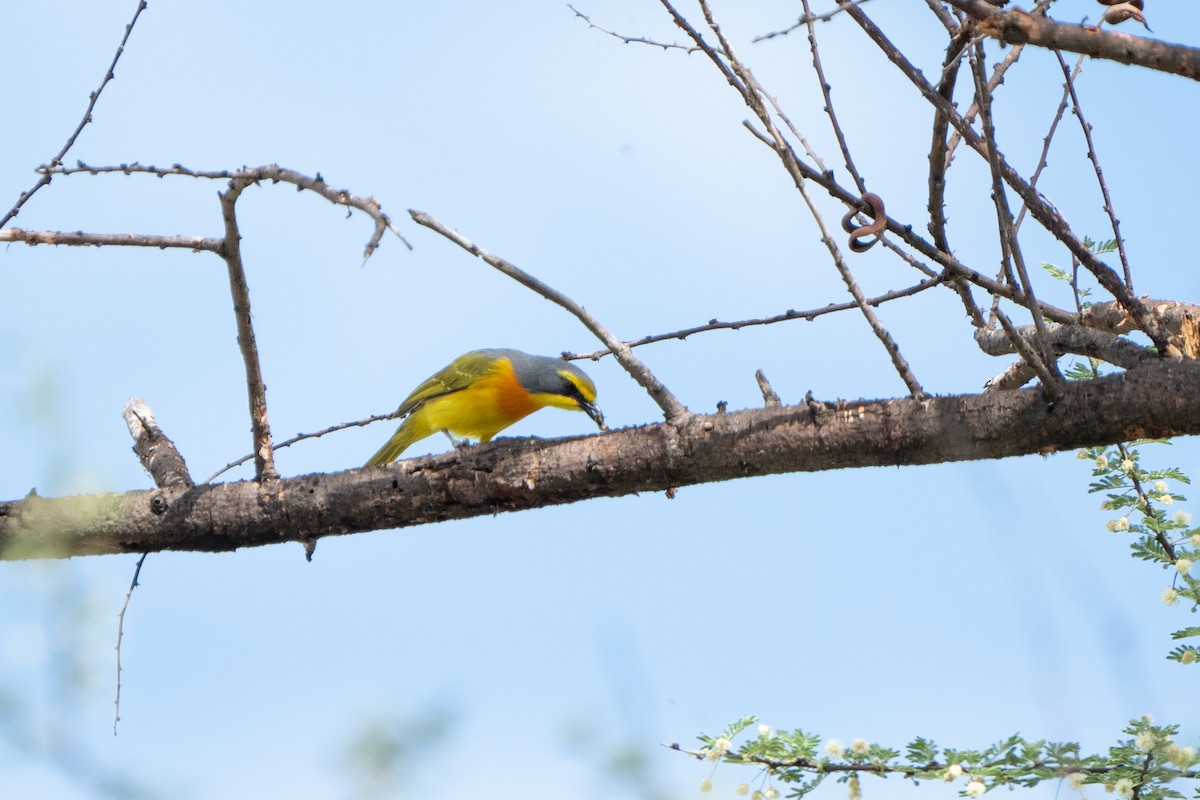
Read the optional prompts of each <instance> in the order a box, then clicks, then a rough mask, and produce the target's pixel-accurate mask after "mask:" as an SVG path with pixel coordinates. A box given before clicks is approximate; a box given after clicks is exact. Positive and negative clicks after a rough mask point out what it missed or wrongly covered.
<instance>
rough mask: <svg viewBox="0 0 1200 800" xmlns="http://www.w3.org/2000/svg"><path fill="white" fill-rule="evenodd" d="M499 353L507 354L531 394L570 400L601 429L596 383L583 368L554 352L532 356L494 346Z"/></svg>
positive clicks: (602, 422) (514, 372) (517, 375)
mask: <svg viewBox="0 0 1200 800" xmlns="http://www.w3.org/2000/svg"><path fill="white" fill-rule="evenodd" d="M495 354H496V355H497V356H498V357H503V358H507V359H508V360H509V361H510V362H511V363H512V366H513V374H514V375H516V377H517V381H518V382H519V383H520V384H521V385H522V386H523V387H525V390H526V391H527V392H529V393H531V394H553V395H559V396H561V397H566V398H568V399H570V400H573V401H574V402H575V403H576V405H578V406H579V410H580V411H582V412H583V413H585V414H587V415H588V416H589V417H591V418H592V420H594V421H595V423H596V425H598V426H599V427H600V429H601V430H607V428H606V427H605V425H604V414H603V413H601V411H600V408H599V406H597V405H596V384H594V383H593V382H592V379H591V378H589V377H588V376H587V373H585V372H584V371H583V370H581V369H580V368H579V367H577V366H575V365H574V364H572V363H571V362H569V361H563V360H562V359H561V358H554V357H553V356H531V355H529V354H528V353H523V352H521V351H520V350H496V351H495Z"/></svg>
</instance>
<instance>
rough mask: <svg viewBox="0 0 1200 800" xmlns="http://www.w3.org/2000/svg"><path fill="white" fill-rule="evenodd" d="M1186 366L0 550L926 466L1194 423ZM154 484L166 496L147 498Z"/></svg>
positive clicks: (325, 526)
mask: <svg viewBox="0 0 1200 800" xmlns="http://www.w3.org/2000/svg"><path fill="white" fill-rule="evenodd" d="M1197 386H1200V363H1197V362H1193V361H1185V360H1175V361H1169V360H1164V359H1155V360H1154V361H1153V362H1152V363H1149V364H1146V365H1144V366H1142V367H1139V368H1137V369H1135V370H1131V371H1129V372H1126V373H1121V374H1119V375H1113V376H1109V377H1105V378H1100V379H1097V380H1093V381H1079V382H1074V383H1069V384H1067V385H1066V386H1064V387H1063V390H1062V393H1061V395H1059V396H1058V397H1057V398H1056V399H1055V403H1054V404H1053V405H1049V404H1047V403H1046V401H1045V398H1044V396H1043V394H1042V392H1041V391H1040V390H1039V389H1025V390H1019V391H1008V392H991V393H988V394H982V395H964V396H954V397H937V398H931V399H927V400H925V401H916V400H913V399H911V398H901V399H895V400H871V401H848V402H847V401H843V402H839V403H837V404H834V405H821V404H813V405H812V406H809V405H798V406H785V407H781V408H765V409H756V410H751V411H740V412H733V413H726V414H717V415H713V416H704V417H695V418H693V420H692V422H691V423H690V424H689V425H687V426H685V427H684V428H682V429H680V428H677V427H675V426H672V425H666V424H658V425H647V426H644V427H640V428H626V429H623V430H619V431H612V432H609V433H606V434H600V435H596V436H589V437H578V438H572V439H554V440H546V441H544V440H538V439H505V440H497V441H496V442H493V443H490V444H487V445H479V446H477V447H473V448H470V449H466V450H459V451H455V452H451V453H445V454H441V455H436V456H428V457H425V458H418V459H412V460H407V461H399V462H397V463H395V464H392V465H389V466H388V467H387V468H386V469H372V470H358V469H354V470H348V471H346V472H340V473H333V474H316V475H305V476H301V477H297V478H287V479H282V480H280V481H279V482H278V483H277V484H276V486H277V491H275V492H272V493H270V494H269V495H264V494H263V493H261V492H260V488H259V485H258V484H257V483H254V482H252V481H243V482H238V483H227V484H217V485H212V486H198V487H196V488H194V489H175V490H155V491H137V492H126V493H124V494H102V495H84V496H77V497H66V498H59V499H44V498H40V497H37V496H30V497H27V498H25V499H24V500H17V501H13V502H0V558H5V559H19V558H62V557H68V556H76V555H94V554H105V553H131V552H132V553H142V552H146V551H159V550H193V551H229V550H235V549H238V548H241V547H254V546H259V545H265V544H275V543H278V542H285V541H296V542H306V541H311V540H315V539H319V538H321V537H324V536H331V535H337V534H345V533H354V532H360V531H368V530H379V529H383V528H397V527H407V526H411V525H420V524H424V523H429V522H440V521H444V520H449V519H463V518H468V517H476V516H483V515H491V514H495V513H498V512H501V511H519V510H524V509H529V508H539V507H544V506H550V505H557V504H561V503H571V502H577V501H580V500H586V499H590V498H593V497H616V496H622V495H628V494H633V493H637V492H646V491H660V490H667V489H673V488H676V487H680V486H688V485H692V484H698V483H707V482H712V481H723V480H731V479H733V478H743V477H753V476H758V475H767V474H778V473H785V472H815V471H820V470H830V469H839V468H845V467H866V466H885V465H886V466H899V465H913V464H933V463H946V462H954V461H967V460H973V459H989V458H1004V457H1008V456H1017V455H1027V454H1032V453H1047V452H1053V451H1056V450H1064V449H1073V448H1077V447H1088V446H1093V445H1098V444H1104V443H1109V442H1120V441H1126V440H1130V439H1138V438H1144V437H1160V436H1161V437H1169V436H1180V435H1195V434H1200V392H1197V391H1196V387H1197ZM153 497H159V498H163V500H165V503H164V502H162V501H160V502H159V503H158V504H153V503H152V502H151V500H152V498H153Z"/></svg>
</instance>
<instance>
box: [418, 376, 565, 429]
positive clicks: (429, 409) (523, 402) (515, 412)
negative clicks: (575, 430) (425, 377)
mask: <svg viewBox="0 0 1200 800" xmlns="http://www.w3.org/2000/svg"><path fill="white" fill-rule="evenodd" d="M541 407H542V406H541V405H540V404H538V403H536V402H535V401H534V400H533V398H532V397H531V396H530V394H529V392H527V391H525V389H524V388H523V387H522V386H521V384H519V383H517V379H516V376H514V375H513V372H512V367H510V366H508V364H507V362H506V363H505V364H504V366H503V367H501V368H498V369H494V370H492V371H491V372H490V373H489V374H487V375H486V376H484V377H482V378H480V379H479V380H477V381H475V383H474V384H472V385H471V386H470V387H468V388H466V389H463V390H461V391H458V392H454V393H452V394H447V395H443V396H441V397H435V398H434V399H432V400H429V401H427V402H425V403H424V404H423V405H422V406H421V408H420V409H419V410H418V411H417V412H415V413H419V414H420V415H421V416H422V417H423V418H424V422H425V424H427V425H428V426H429V428H430V430H432V431H449V432H450V433H451V434H452V435H454V436H467V437H470V438H472V439H478V440H479V441H481V442H487V441H490V440H491V439H492V437H493V436H495V435H496V434H497V433H499V432H500V431H502V430H504V429H505V428H507V427H508V426H509V425H512V424H513V423H514V422H517V421H518V420H521V419H524V418H525V417H527V416H529V415H530V414H532V413H533V412H534V411H537V410H538V409H539V408H541Z"/></svg>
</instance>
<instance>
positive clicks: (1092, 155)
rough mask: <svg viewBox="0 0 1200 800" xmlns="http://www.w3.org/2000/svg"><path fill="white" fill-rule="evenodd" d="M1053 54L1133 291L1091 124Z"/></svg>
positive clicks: (1061, 63) (1067, 73)
mask: <svg viewBox="0 0 1200 800" xmlns="http://www.w3.org/2000/svg"><path fill="white" fill-rule="evenodd" d="M1054 55H1056V56H1057V57H1058V65H1059V66H1060V67H1062V71H1063V77H1064V78H1065V79H1066V88H1067V91H1068V92H1069V93H1070V95H1071V107H1072V108H1073V109H1074V110H1075V117H1076V118H1077V119H1078V120H1079V127H1080V129H1081V130H1082V131H1083V138H1084V141H1086V142H1087V148H1088V160H1090V161H1091V162H1092V167H1094V168H1095V170H1096V182H1097V183H1098V184H1099V185H1100V195H1101V196H1102V197H1103V198H1104V213H1105V214H1107V215H1108V219H1109V221H1110V222H1111V223H1112V229H1113V238H1114V239H1115V240H1116V242H1117V254H1118V256H1119V257H1120V259H1121V267H1122V269H1123V270H1124V272H1125V285H1126V286H1128V287H1129V290H1130V291H1133V271H1132V270H1131V269H1130V268H1129V257H1128V256H1127V255H1126V253H1125V239H1124V237H1123V236H1121V221H1120V220H1118V219H1117V212H1116V211H1115V210H1114V209H1113V202H1112V195H1110V194H1109V193H1108V183H1107V182H1106V181H1105V180H1104V170H1102V169H1101V168H1100V156H1099V155H1098V154H1097V153H1096V143H1095V142H1093V141H1092V126H1091V124H1090V123H1088V121H1087V119H1085V118H1084V116H1083V106H1081V105H1080V103H1079V95H1078V93H1077V92H1076V91H1075V81H1074V80H1073V77H1074V76H1073V75H1072V73H1071V71H1070V70H1069V69H1067V62H1066V61H1064V60H1063V57H1062V53H1059V52H1057V51H1055V53H1054ZM1081 58H1082V57H1081ZM1076 69H1078V66H1076Z"/></svg>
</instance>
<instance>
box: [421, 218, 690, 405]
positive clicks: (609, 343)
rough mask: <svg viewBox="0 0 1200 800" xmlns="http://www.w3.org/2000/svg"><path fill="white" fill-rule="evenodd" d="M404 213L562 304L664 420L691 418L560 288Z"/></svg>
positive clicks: (459, 236)
mask: <svg viewBox="0 0 1200 800" xmlns="http://www.w3.org/2000/svg"><path fill="white" fill-rule="evenodd" d="M408 213H409V215H410V216H412V218H413V221H414V222H416V223H417V224H418V225H423V226H425V227H426V228H429V229H430V230H432V231H435V232H436V233H440V234H441V235H442V236H444V237H446V238H447V239H449V240H450V241H452V242H454V243H455V244H456V245H458V246H459V247H461V248H462V249H464V250H466V251H467V252H468V253H470V254H471V255H473V256H477V257H478V258H481V259H483V260H484V261H485V262H486V263H488V264H490V265H491V266H493V267H495V268H496V269H498V270H499V271H500V272H503V273H504V274H505V275H507V276H508V277H510V278H512V279H513V280H515V281H517V283H520V284H521V285H522V286H525V287H527V288H529V289H532V290H533V291H535V292H536V293H538V294H540V295H541V296H542V297H544V298H546V299H547V300H549V301H550V302H552V303H556V304H558V305H560V306H562V307H563V308H564V309H566V310H567V311H569V312H570V313H571V314H573V315H574V316H575V318H576V319H578V320H579V321H580V322H582V323H583V325H584V327H586V328H587V329H588V330H589V331H591V332H592V333H593V334H595V336H596V338H598V339H599V340H600V341H601V342H603V343H604V346H605V347H607V348H608V349H609V350H610V351H612V354H613V356H614V357H615V358H616V359H617V361H618V362H620V364H621V366H622V367H624V368H625V371H626V372H628V373H629V374H630V375H631V376H633V379H634V380H636V381H637V382H638V383H639V384H641V385H642V387H643V388H645V390H646V391H647V392H648V393H649V394H650V397H651V398H653V399H654V402H656V403H657V404H658V407H659V408H661V409H662V411H663V414H664V416H665V417H666V419H667V422H669V423H671V424H672V425H676V426H678V425H682V424H684V423H685V422H687V421H688V420H689V419H691V413H690V412H689V411H688V410H687V407H686V406H684V405H683V403H681V402H679V400H678V399H676V397H675V395H673V394H671V392H670V390H668V389H667V387H666V386H664V385H663V383H662V382H661V381H660V380H659V379H658V378H657V377H656V376H655V375H654V373H652V372H651V371H650V369H649V368H648V367H647V366H646V365H645V364H643V363H642V362H641V359H639V358H638V357H637V356H635V355H634V354H633V351H632V350H631V349H630V348H629V347H628V346H626V345H625V344H623V343H622V342H621V340H620V339H618V338H617V337H616V336H614V335H613V334H612V333H611V332H610V331H609V330H608V329H607V328H605V327H604V326H603V325H601V324H600V321H599V320H597V319H596V318H595V317H594V316H592V315H591V314H589V313H588V311H587V310H586V309H585V308H583V306H581V305H579V304H578V303H576V302H575V301H574V300H572V299H571V298H569V297H567V296H566V295H565V294H563V293H562V292H559V291H558V290H556V289H553V288H551V287H550V286H548V285H546V284H545V283H542V282H541V281H540V280H538V279H537V278H535V277H533V276H532V275H530V274H529V273H527V272H525V271H524V270H521V269H520V268H518V267H517V266H516V265H514V264H512V263H510V262H508V261H505V260H504V259H503V258H500V257H499V256H495V255H492V254H491V253H489V252H487V251H486V250H484V249H483V248H481V247H479V246H477V245H476V244H475V243H474V242H472V241H471V240H470V239H468V238H467V237H465V236H463V235H462V234H461V233H459V232H458V231H454V230H451V229H450V228H447V227H446V226H445V225H443V224H442V223H441V222H439V221H437V220H436V219H434V218H433V217H431V216H429V215H428V214H426V213H425V212H423V211H416V210H413V209H410V210H409V212H408Z"/></svg>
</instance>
